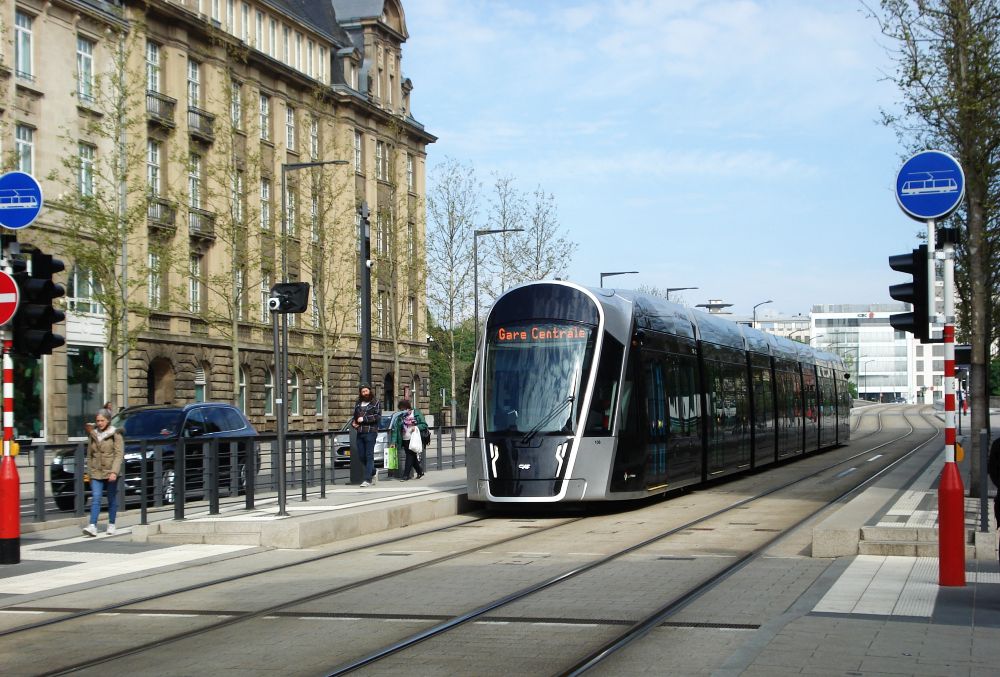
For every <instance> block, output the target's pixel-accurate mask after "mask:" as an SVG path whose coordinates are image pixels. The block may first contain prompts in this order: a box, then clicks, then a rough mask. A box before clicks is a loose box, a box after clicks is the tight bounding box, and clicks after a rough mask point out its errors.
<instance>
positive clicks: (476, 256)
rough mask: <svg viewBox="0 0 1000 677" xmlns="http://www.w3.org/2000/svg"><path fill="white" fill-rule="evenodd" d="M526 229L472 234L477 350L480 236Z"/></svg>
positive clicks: (473, 296) (485, 231)
mask: <svg viewBox="0 0 1000 677" xmlns="http://www.w3.org/2000/svg"><path fill="white" fill-rule="evenodd" d="M523 230H524V228H488V229H484V230H476V231H474V232H473V234H472V312H473V313H474V315H475V318H474V319H475V322H474V324H475V326H476V334H475V336H476V350H479V246H478V245H479V236H480V235H494V234H496V233H520V232H522V231H523Z"/></svg>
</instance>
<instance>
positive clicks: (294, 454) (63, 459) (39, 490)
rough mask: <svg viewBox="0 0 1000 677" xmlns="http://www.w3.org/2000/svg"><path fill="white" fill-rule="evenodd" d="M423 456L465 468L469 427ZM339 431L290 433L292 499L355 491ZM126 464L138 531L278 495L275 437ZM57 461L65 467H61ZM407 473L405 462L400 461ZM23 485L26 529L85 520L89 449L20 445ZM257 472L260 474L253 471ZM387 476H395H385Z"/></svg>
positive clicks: (126, 489) (182, 443) (215, 441)
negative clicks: (340, 488)
mask: <svg viewBox="0 0 1000 677" xmlns="http://www.w3.org/2000/svg"><path fill="white" fill-rule="evenodd" d="M432 433H433V434H432V440H431V443H430V444H429V445H428V446H427V448H425V449H424V451H423V453H422V454H421V465H423V467H424V468H425V469H426V470H442V469H444V468H459V467H463V466H464V465H465V429H464V427H437V428H433V429H432ZM339 434H340V431H317V432H291V433H289V434H288V436H287V438H286V444H287V453H286V457H285V488H286V490H287V491H288V496H289V497H292V496H293V495H296V494H297V495H298V498H299V500H301V501H303V502H306V501H308V500H310V498H316V497H317V496H318V497H319V498H325V497H326V494H327V488H328V487H329V486H334V485H338V484H339V485H346V484H349V483H350V468H349V467H348V466H349V462H350V457H349V456H347V455H344V454H338V453H337V452H338V445H337V444H336V438H337V436H338V435H339ZM125 448H126V451H125V461H124V463H123V466H124V467H123V469H122V473H121V476H120V480H119V481H118V483H117V492H118V499H119V500H118V506H119V510H125V509H129V510H133V509H135V508H138V509H139V523H140V524H148V523H149V519H150V515H151V514H152V513H159V514H160V516H161V517H164V516H165V515H164V514H163V513H164V511H171V510H172V513H173V519H177V520H183V519H185V517H186V514H187V511H188V510H189V509H196V510H197V511H198V512H199V513H202V514H203V513H204V512H206V511H207V512H208V513H209V514H213V515H214V514H219V513H220V512H221V511H222V510H223V509H226V510H241V509H242V510H254V509H255V508H256V504H257V502H258V501H259V500H260V499H261V497H265V498H267V499H269V500H270V499H271V498H272V497H273V496H275V495H276V493H277V490H278V472H277V468H278V465H279V460H278V446H277V440H276V435H275V434H274V433H260V434H257V435H256V436H253V437H224V436H218V437H211V438H202V439H199V438H187V439H170V440H164V439H163V438H162V437H157V438H127V439H126V440H125ZM56 459H59V461H60V462H58V463H57V462H56ZM400 461H401V462H400V468H402V458H400ZM16 462H17V467H18V474H19V477H20V497H21V505H20V512H21V520H22V522H36V523H37V522H46V521H48V520H54V519H59V518H63V517H67V516H73V517H82V516H83V515H84V514H86V512H87V511H88V510H89V507H90V506H89V502H90V489H89V480H88V479H87V478H85V473H84V472H82V470H83V469H85V467H86V443H85V442H76V443H69V444H36V445H32V444H31V443H30V442H22V444H21V454H20V456H18V457H17V459H16ZM251 468H256V472H251V471H249V469H251ZM382 472H391V471H385V470H384V469H383V470H382Z"/></svg>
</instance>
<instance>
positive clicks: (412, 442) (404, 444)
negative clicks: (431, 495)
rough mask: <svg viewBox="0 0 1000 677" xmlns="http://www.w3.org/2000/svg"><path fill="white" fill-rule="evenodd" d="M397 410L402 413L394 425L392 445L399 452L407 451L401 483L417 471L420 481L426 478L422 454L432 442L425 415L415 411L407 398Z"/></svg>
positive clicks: (400, 402) (401, 401)
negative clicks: (413, 471) (400, 450)
mask: <svg viewBox="0 0 1000 677" xmlns="http://www.w3.org/2000/svg"><path fill="white" fill-rule="evenodd" d="M397 408H398V409H399V410H400V411H401V412H402V413H401V414H400V415H399V416H397V417H396V421H395V423H393V424H392V443H393V444H395V445H396V449H397V450H399V449H403V450H404V451H406V465H405V466H404V467H403V476H402V477H400V479H399V481H400V482H405V481H407V480H408V479H410V471H411V470H416V472H417V479H418V480H419V479H420V478H421V477H423V476H424V469H423V467H422V466H421V465H420V453H421V452H422V451H423V450H424V446H425V445H426V444H427V442H430V435H431V433H430V430H428V429H427V421H425V420H424V415H423V414H421V413H420V410H419V409H415V408H414V407H413V404H412V403H411V402H410V401H409V400H407V399H405V398H404V399H402V400H400V401H399V405H398V407H397Z"/></svg>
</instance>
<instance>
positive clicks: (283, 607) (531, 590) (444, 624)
mask: <svg viewBox="0 0 1000 677" xmlns="http://www.w3.org/2000/svg"><path fill="white" fill-rule="evenodd" d="M879 429H881V423H880V425H879ZM914 432H915V429H914V428H913V427H912V425H911V426H910V430H909V431H907V432H906V433H905V434H903V435H900V436H898V437H895V438H893V439H891V440H888V441H885V442H883V443H881V444H878V445H874V446H871V447H869V448H866V449H865V450H864V451H861V452H859V453H857V454H853V455H851V456H849V457H847V458H843V459H840V460H838V461H836V462H835V463H833V464H828V465H826V466H824V467H823V468H820V469H819V470H816V471H814V472H812V473H810V474H809V475H806V476H802V477H797V478H796V479H794V480H792V481H790V482H786V483H784V484H782V485H780V486H777V487H773V488H771V489H769V490H768V491H766V492H762V493H760V494H758V495H755V496H752V497H749V498H746V499H743V500H740V501H737V502H735V503H732V504H731V505H728V506H726V507H724V508H722V509H721V510H718V511H715V512H713V513H711V514H709V515H703V516H701V517H699V518H698V519H695V520H692V521H689V522H687V523H685V524H683V525H681V526H678V527H676V528H673V529H671V530H669V531H667V532H665V533H662V534H659V535H657V536H655V537H654V538H652V539H647V540H645V541H643V542H641V543H639V544H635V545H633V546H630V547H628V548H624V549H622V550H619V551H618V552H616V553H613V554H612V555H610V556H608V557H605V558H602V559H600V560H597V561H595V562H592V563H589V564H587V565H585V566H584V567H578V568H575V569H573V570H570V571H567V572H564V573H562V574H560V575H558V576H555V577H552V578H550V579H547V580H545V581H542V582H541V583H538V584H535V585H533V586H529V587H527V588H525V589H523V590H520V591H518V592H516V593H512V594H509V595H505V596H503V597H500V598H498V599H496V600H494V601H493V602H491V603H489V604H486V605H481V606H479V607H477V608H475V609H473V610H471V611H469V612H466V613H464V614H459V615H457V616H452V617H450V618H449V619H447V620H445V621H439V622H437V624H436V625H435V627H434V628H431V629H428V630H427V631H424V632H421V633H418V635H415V636H413V637H410V638H407V639H406V640H404V641H402V642H396V643H394V644H393V645H392V646H391V647H389V649H387V650H383V651H381V652H378V654H377V655H376V654H370V655H369V656H366V657H363V658H362V659H360V662H359V661H354V662H352V663H349V664H346V665H344V666H341V667H338V668H336V669H335V670H334V671H333V672H331V673H330V674H344V673H345V672H350V671H352V670H355V669H357V668H359V667H362V666H364V665H369V664H370V663H372V662H375V661H377V660H381V659H383V658H385V657H387V656H389V655H393V654H395V653H397V652H399V651H402V650H403V649H405V648H407V647H409V646H413V645H414V644H416V643H419V642H422V641H424V640H425V639H429V638H431V637H433V636H437V635H440V634H443V633H445V632H447V631H448V630H450V629H453V628H455V627H458V626H460V625H462V624H464V623H467V622H468V621H470V620H473V619H476V618H480V617H482V616H484V615H485V614H487V613H489V612H490V611H493V610H495V609H499V608H502V607H504V606H507V605H509V604H511V603H513V602H515V601H517V600H519V599H523V598H525V597H526V596H529V595H531V594H535V593H537V592H539V591H541V590H543V589H546V588H549V587H552V586H554V585H556V584H557V583H559V582H562V581H565V580H569V579H571V578H574V577H576V576H579V575H580V574H582V573H584V572H586V571H590V570H592V569H594V568H596V567H599V566H601V565H602V564H606V563H608V562H609V561H612V560H614V559H618V558H621V557H623V556H625V555H627V554H629V553H631V552H634V551H636V550H637V549H639V548H642V547H647V546H648V545H649V544H650V543H652V542H656V541H659V540H662V539H664V538H667V537H668V536H670V535H672V534H676V533H678V532H681V531H683V530H686V529H690V528H691V527H693V526H696V525H698V524H701V523H703V522H705V521H707V520H709V519H712V518H714V517H718V516H719V515H722V514H725V513H727V512H729V511H732V510H736V509H738V508H740V507H741V506H744V505H746V504H748V503H750V502H752V501H755V500H759V499H761V498H763V497H766V496H768V495H771V494H774V493H775V492H779V491H781V490H783V489H786V488H788V487H790V486H793V485H795V484H798V483H799V482H803V481H805V480H807V479H809V478H811V477H815V476H816V475H819V474H821V473H823V472H826V471H828V470H831V469H833V468H836V467H838V466H840V465H843V464H845V463H849V462H851V461H852V460H854V459H856V458H859V457H862V456H865V455H869V454H871V453H873V452H874V451H877V450H879V449H882V448H884V447H886V446H888V445H890V444H893V443H896V442H899V441H900V440H903V439H905V438H906V437H908V436H910V435H912V434H913V433H914ZM937 434H939V433H937V432H935V434H934V435H935V436H936V435H937ZM932 438H933V437H931V438H929V439H932ZM928 441H929V440H928ZM926 443H927V442H926V441H925V442H924V443H923V444H926ZM911 453H912V452H911ZM580 519H582V518H576V519H565V520H562V521H560V522H559V523H557V524H552V525H548V526H544V527H537V528H534V529H532V531H531V533H525V534H515V535H512V536H510V537H509V538H505V539H499V540H492V541H490V542H488V543H477V544H476V545H474V546H473V547H470V548H466V549H462V550H458V551H453V552H450V553H448V554H446V555H444V556H440V557H434V558H431V559H428V560H426V561H424V562H420V563H417V564H414V565H412V566H408V567H404V568H401V569H398V570H395V571H393V572H390V573H388V574H385V573H382V574H379V575H377V576H372V577H363V578H360V579H357V580H355V581H352V582H350V583H347V584H343V585H338V586H333V587H328V588H325V589H322V590H318V591H315V592H313V593H310V594H308V595H302V596H298V597H296V598H294V599H289V600H286V601H283V602H281V603H278V604H272V605H266V606H264V607H261V608H258V609H255V610H252V611H239V610H237V611H233V612H231V614H232V615H230V616H228V617H226V618H223V619H222V620H220V621H218V622H214V623H210V624H209V625H205V626H201V627H198V628H192V629H190V630H188V631H185V632H180V633H175V634H172V635H169V636H164V637H160V638H156V639H153V640H150V641H149V642H145V643H140V644H134V645H132V646H129V647H128V648H127V649H124V650H121V651H116V652H110V653H106V654H104V655H101V656H95V657H92V658H90V659H88V660H85V661H80V662H77V663H74V664H72V665H68V666H65V667H63V668H61V669H59V670H57V671H54V672H50V673H48V674H67V673H69V672H74V671H78V670H83V669H86V668H90V667H95V666H98V665H102V664H106V663H109V662H112V661H115V660H118V659H122V658H126V657H128V656H135V655H138V654H143V653H146V652H151V651H154V650H155V649H157V648H160V647H165V646H167V645H170V644H174V643H177V642H180V641H183V640H185V639H189V638H195V637H200V636H205V635H208V634H209V633H212V632H214V631H218V630H221V629H223V628H227V627H231V626H234V625H237V624H240V623H245V622H248V621H252V620H255V619H260V618H264V617H277V616H285V615H288V616H293V615H301V614H295V613H294V612H292V611H291V610H292V609H294V608H296V607H300V606H303V605H305V604H308V603H309V602H313V601H317V600H321V599H324V598H327V597H332V596H335V595H338V594H341V593H344V592H347V591H351V590H357V589H360V588H363V587H364V586H367V585H371V584H373V583H383V582H385V581H386V579H387V578H392V577H396V576H404V575H406V574H410V573H413V572H415V571H417V570H420V569H426V568H428V567H432V566H434V565H441V564H444V563H446V562H451V561H454V560H456V559H458V558H461V557H464V556H468V555H470V554H472V553H475V552H480V551H483V550H484V549H489V548H497V547H498V546H501V545H506V544H510V543H513V542H516V541H517V540H518V539H521V538H525V537H528V536H535V535H537V534H540V533H544V532H547V531H550V530H554V529H558V528H561V527H566V526H568V525H570V524H573V523H575V522H578V521H579V520H580ZM490 520H491V521H493V520H495V518H490ZM479 521H482V520H478V519H476V520H469V521H468V522H464V523H462V524H461V525H449V526H447V527H442V528H439V529H430V530H425V531H423V532H421V533H419V534H408V535H406V536H405V537H402V538H393V539H384V540H382V541H379V542H376V543H371V544H366V545H363V546H359V547H357V548H350V549H345V550H342V551H337V552H334V553H324V554H322V555H317V556H315V557H311V558H308V559H305V560H301V561H298V562H293V563H289V564H283V565H277V566H273V567H268V568H266V569H262V570H257V571H252V572H246V573H242V574H235V575H232V576H226V577H221V578H218V579H213V580H211V581H206V582H202V583H199V584H195V585H191V586H184V587H182V588H176V589H172V590H168V591H164V592H161V593H157V594H153V595H148V596H144V597H141V598H133V599H130V600H124V601H122V602H119V603H116V604H110V605H106V606H103V607H100V608H94V609H87V610H81V611H78V612H74V613H70V614H67V615H64V616H61V617H59V618H55V619H46V620H44V621H39V622H37V623H32V624H26V625H23V626H18V627H17V628H11V629H9V630H6V631H3V632H0V637H4V636H9V635H14V634H19V633H24V632H27V631H30V630H33V629H40V628H43V627H46V626H53V625H61V624H65V623H68V622H71V621H74V620H81V619H84V618H87V617H93V616H98V615H101V614H112V613H126V614H131V613H136V614H146V615H149V614H151V613H155V610H154V609H136V610H128V608H129V607H135V606H136V605H139V604H143V603H148V602H151V601H158V600H160V601H162V600H167V599H169V598H170V597H172V596H175V595H180V594H184V593H189V592H196V591H199V590H203V589H206V588H209V587H211V586H217V585H221V584H225V583H231V582H237V581H241V580H245V579H249V578H252V577H254V576H260V575H263V574H267V573H275V572H282V573H284V574H288V573H289V570H290V569H292V568H294V567H298V566H302V565H306V564H310V563H316V562H321V561H323V560H331V559H332V558H336V557H339V556H343V555H346V554H350V553H354V552H358V551H362V550H371V549H373V548H379V547H386V546H392V545H398V544H400V543H402V542H405V541H408V540H410V539H415V538H420V537H424V536H428V535H430V534H434V533H435V532H440V531H443V530H450V529H454V528H456V526H465V525H471V524H474V523H475V522H479ZM772 540H776V539H772ZM8 608H21V609H23V610H26V611H27V610H29V609H30V607H16V606H15V607H8ZM220 613H226V612H220V611H214V612H212V614H209V612H205V614H206V615H215V616H218V615H219V614H220ZM357 615H358V614H351V616H353V617H357ZM439 616H440V615H439ZM421 617H426V619H427V620H431V619H434V615H433V614H428V615H421ZM435 620H437V619H435Z"/></svg>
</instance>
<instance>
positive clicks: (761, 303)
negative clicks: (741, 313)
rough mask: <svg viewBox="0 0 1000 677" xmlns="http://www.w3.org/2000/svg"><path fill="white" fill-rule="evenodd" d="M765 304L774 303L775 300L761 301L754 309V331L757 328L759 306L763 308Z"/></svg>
mask: <svg viewBox="0 0 1000 677" xmlns="http://www.w3.org/2000/svg"><path fill="white" fill-rule="evenodd" d="M765 303H774V300H773V299H768V300H766V301H761V302H760V303H758V304H757V305H755V306H754V307H753V328H754V329H756V328H757V308H758V306H762V305H764V304H765Z"/></svg>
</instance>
